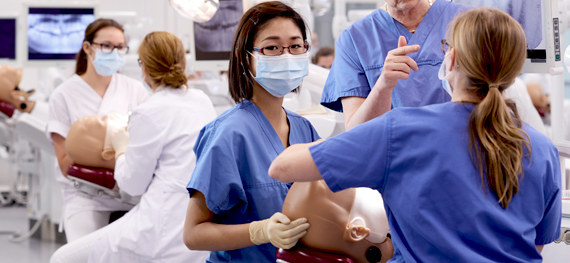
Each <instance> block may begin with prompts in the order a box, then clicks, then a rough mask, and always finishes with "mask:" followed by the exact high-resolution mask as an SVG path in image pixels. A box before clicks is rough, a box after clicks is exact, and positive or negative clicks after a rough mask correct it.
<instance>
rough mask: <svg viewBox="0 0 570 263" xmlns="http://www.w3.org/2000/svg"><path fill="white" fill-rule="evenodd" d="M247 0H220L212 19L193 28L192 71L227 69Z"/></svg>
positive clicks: (191, 30)
mask: <svg viewBox="0 0 570 263" xmlns="http://www.w3.org/2000/svg"><path fill="white" fill-rule="evenodd" d="M246 2H247V1H242V0H220V7H219V8H218V11H216V13H215V14H214V16H213V17H212V19H210V20H209V21H208V22H204V23H196V22H193V25H192V26H191V27H190V47H191V50H190V57H191V61H190V63H189V66H190V67H191V68H192V69H193V70H228V66H229V59H230V55H231V53H232V51H231V49H232V44H233V41H234V36H235V33H236V30H237V26H238V24H239V21H240V19H241V17H242V15H243V13H244V10H246V8H247V6H246Z"/></svg>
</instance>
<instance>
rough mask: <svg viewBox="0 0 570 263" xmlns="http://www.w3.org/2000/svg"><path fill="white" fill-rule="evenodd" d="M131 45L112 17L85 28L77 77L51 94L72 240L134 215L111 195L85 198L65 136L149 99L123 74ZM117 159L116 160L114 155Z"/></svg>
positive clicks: (51, 125)
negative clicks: (120, 215)
mask: <svg viewBox="0 0 570 263" xmlns="http://www.w3.org/2000/svg"><path fill="white" fill-rule="evenodd" d="M128 50H129V47H128V46H127V44H126V43H125V36H124V34H123V28H122V26H121V25H120V24H118V23H117V22H115V21H113V20H111V19H98V20H96V21H94V22H93V23H91V24H90V25H89V26H88V27H87V29H86V30H85V39H84V42H83V45H82V47H81V50H80V51H79V53H78V54H77V64H76V68H75V74H74V75H73V76H72V77H71V78H69V79H68V80H67V81H65V82H64V83H62V84H61V85H59V86H58V87H57V88H56V89H55V90H54V92H53V93H52V94H51V96H50V100H49V107H50V110H49V120H48V124H47V127H46V135H47V137H48V138H49V139H50V140H52V142H53V146H54V149H55V153H56V156H57V163H56V169H55V170H56V171H55V174H56V180H57V181H58V182H60V183H61V184H62V188H63V198H64V199H63V205H64V207H63V216H62V222H60V231H61V230H62V229H63V227H64V226H65V235H66V237H67V242H72V241H74V240H76V239H78V238H80V237H82V236H85V235H87V234H89V233H91V232H93V231H95V230H97V229H99V228H101V227H103V226H105V225H107V224H109V221H110V216H111V213H112V212H114V211H128V210H129V209H131V208H132V205H128V204H125V203H121V202H119V201H117V200H115V199H113V198H107V197H99V196H93V197H85V196H82V195H79V194H78V193H77V191H76V189H75V188H74V187H73V186H72V184H71V181H70V180H68V179H67V168H68V167H69V165H71V164H72V161H71V160H70V159H69V157H68V156H67V155H66V152H65V138H66V136H67V133H68V131H69V128H70V127H71V125H72V124H73V123H74V122H75V121H76V120H77V119H79V118H81V117H83V116H86V115H99V116H102V115H106V114H109V113H118V114H123V115H126V114H127V112H128V109H129V106H130V107H132V108H134V107H136V106H137V105H139V104H141V103H142V102H143V101H145V100H146V98H147V97H148V92H147V91H146V90H145V88H144V87H143V85H142V84H141V82H140V81H138V80H135V79H132V78H129V77H126V76H124V75H121V74H118V73H117V71H118V70H119V69H120V68H121V67H122V66H123V65H124V64H125V54H126V53H127V51H128ZM109 158H112V157H109Z"/></svg>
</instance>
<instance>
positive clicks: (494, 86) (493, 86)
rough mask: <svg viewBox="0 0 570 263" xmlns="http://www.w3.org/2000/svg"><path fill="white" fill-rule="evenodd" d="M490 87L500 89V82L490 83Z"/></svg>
mask: <svg viewBox="0 0 570 263" xmlns="http://www.w3.org/2000/svg"><path fill="white" fill-rule="evenodd" d="M490 88H497V89H498V88H499V84H495V83H492V84H489V89H490Z"/></svg>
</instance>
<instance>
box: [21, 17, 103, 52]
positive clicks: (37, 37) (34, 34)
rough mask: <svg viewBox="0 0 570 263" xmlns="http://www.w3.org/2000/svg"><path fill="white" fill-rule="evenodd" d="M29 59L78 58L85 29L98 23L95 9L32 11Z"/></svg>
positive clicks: (29, 20)
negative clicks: (92, 23) (76, 55)
mask: <svg viewBox="0 0 570 263" xmlns="http://www.w3.org/2000/svg"><path fill="white" fill-rule="evenodd" d="M27 19H28V32H27V37H28V59H29V60H43V59H48V60H61V59H64V60H65V59H75V54H77V52H79V50H80V49H81V45H82V43H83V38H84V36H85V28H87V26H88V25H89V24H90V23H91V22H93V21H95V14H94V9H93V8H32V7H31V8H29V12H28V18H27Z"/></svg>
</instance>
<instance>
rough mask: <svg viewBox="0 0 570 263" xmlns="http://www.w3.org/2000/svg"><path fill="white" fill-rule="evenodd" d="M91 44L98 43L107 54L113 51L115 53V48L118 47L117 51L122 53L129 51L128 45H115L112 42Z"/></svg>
mask: <svg viewBox="0 0 570 263" xmlns="http://www.w3.org/2000/svg"><path fill="white" fill-rule="evenodd" d="M91 45H98V46H99V47H100V48H101V52H103V53H105V54H111V53H113V50H115V49H117V53H119V54H121V55H126V54H127V53H128V52H129V47H128V46H114V45H111V44H101V43H95V42H91Z"/></svg>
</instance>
